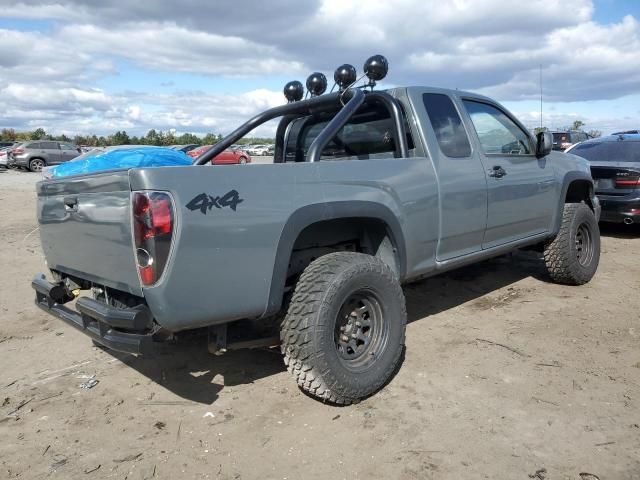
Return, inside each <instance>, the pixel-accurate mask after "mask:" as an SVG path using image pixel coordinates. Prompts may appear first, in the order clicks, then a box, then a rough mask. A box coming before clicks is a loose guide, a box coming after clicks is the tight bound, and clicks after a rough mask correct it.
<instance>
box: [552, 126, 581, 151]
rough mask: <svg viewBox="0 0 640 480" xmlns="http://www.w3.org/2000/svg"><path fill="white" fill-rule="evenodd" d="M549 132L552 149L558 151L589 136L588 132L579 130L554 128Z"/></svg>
mask: <svg viewBox="0 0 640 480" xmlns="http://www.w3.org/2000/svg"><path fill="white" fill-rule="evenodd" d="M551 134H552V135H553V149H554V150H558V151H559V152H564V151H565V150H566V149H567V148H569V147H570V146H572V145H575V144H576V143H580V142H584V141H585V140H589V139H590V138H591V136H590V135H589V134H588V133H585V132H581V131H579V130H569V131H566V132H562V131H558V130H554V131H552V132H551Z"/></svg>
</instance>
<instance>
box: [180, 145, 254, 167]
mask: <svg viewBox="0 0 640 480" xmlns="http://www.w3.org/2000/svg"><path fill="white" fill-rule="evenodd" d="M211 147H213V145H203V146H202V147H198V148H194V149H193V150H191V151H190V152H187V155H189V156H190V157H192V158H196V157H199V156H200V155H202V154H203V153H204V152H206V151H207V150H209V149H210V148H211ZM211 163H213V164H214V165H231V164H235V163H251V156H250V155H249V154H248V153H246V152H243V151H241V150H225V151H224V152H222V153H221V154H219V155H218V156H217V157H216V158H214V159H213V161H212V162H211Z"/></svg>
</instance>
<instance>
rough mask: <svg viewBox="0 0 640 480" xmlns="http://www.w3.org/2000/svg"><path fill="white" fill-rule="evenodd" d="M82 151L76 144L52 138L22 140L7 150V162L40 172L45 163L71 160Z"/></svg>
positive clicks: (52, 163) (51, 163)
mask: <svg viewBox="0 0 640 480" xmlns="http://www.w3.org/2000/svg"><path fill="white" fill-rule="evenodd" d="M81 153H82V151H81V150H80V148H79V147H77V146H76V145H73V144H71V143H66V142H56V141H52V140H32V141H29V142H24V143H21V144H20V145H18V146H17V147H15V148H13V149H12V150H11V151H10V152H9V158H8V164H9V165H10V166H15V167H24V168H28V169H29V170H31V171H32V172H40V171H41V170H42V168H43V167H44V166H46V165H57V164H59V163H63V162H67V161H69V160H73V159H74V158H76V157H77V156H78V155H80V154H81Z"/></svg>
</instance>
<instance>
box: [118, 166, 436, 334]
mask: <svg viewBox="0 0 640 480" xmlns="http://www.w3.org/2000/svg"><path fill="white" fill-rule="evenodd" d="M130 181H131V187H132V189H133V190H144V189H151V190H165V191H169V192H170V193H171V195H172V196H173V198H174V201H175V204H176V209H177V212H176V222H177V226H176V235H177V236H176V238H175V239H174V248H173V251H172V253H171V256H170V259H169V263H168V265H167V267H166V268H167V270H166V271H165V273H164V276H163V279H162V280H161V282H160V283H159V284H158V285H157V286H155V287H152V288H145V289H144V295H145V298H146V299H147V302H148V304H149V306H150V307H151V310H152V311H153V313H154V316H155V317H156V319H157V321H158V323H160V324H161V325H162V326H164V327H166V328H168V329H169V330H173V331H177V330H182V329H187V328H194V327H200V326H206V325H211V324H215V323H222V322H226V321H230V320H235V319H239V318H246V317H258V316H261V315H263V314H264V313H265V312H266V311H267V306H268V302H269V294H270V290H271V284H272V277H273V273H274V265H275V262H276V253H277V249H278V245H279V243H280V241H281V236H282V233H283V231H284V229H285V225H286V224H287V222H288V221H289V219H290V218H291V217H292V215H293V214H294V212H296V211H297V210H299V209H301V208H304V207H306V206H309V205H322V207H323V211H324V212H325V213H324V216H323V218H317V219H315V220H316V221H319V220H323V219H329V218H332V215H338V216H339V213H338V212H334V211H332V209H331V204H332V203H333V202H340V201H347V202H348V201H352V200H362V201H370V202H375V203H379V204H381V205H384V206H385V207H386V208H388V209H389V210H390V211H392V212H393V213H394V215H395V216H396V218H397V219H398V221H399V224H400V226H401V228H402V231H403V235H404V238H406V239H410V240H407V245H406V263H407V273H408V274H410V273H411V268H412V266H413V265H414V264H416V263H417V262H418V260H419V259H424V258H425V256H429V255H431V256H433V255H434V252H435V244H436V240H437V186H436V182H435V178H434V176H433V173H432V169H431V167H430V163H429V162H428V161H427V159H425V158H411V159H376V160H368V161H354V160H350V161H332V162H318V163H297V164H291V163H285V164H270V165H259V164H253V165H242V166H237V167H236V166H229V167H207V166H203V167H172V168H153V169H137V170H131V171H130ZM234 190H235V191H237V192H238V195H239V198H240V199H241V202H240V203H238V204H237V206H236V209H235V210H233V209H232V208H231V207H230V206H221V207H220V208H217V207H216V206H211V208H206V209H205V211H204V212H203V211H202V210H201V209H199V208H195V209H189V208H187V205H189V203H190V202H191V201H192V200H193V199H194V198H196V197H197V196H198V195H201V194H203V193H204V194H206V195H208V196H211V197H213V198H214V199H215V198H216V197H218V198H219V197H223V196H224V195H226V194H228V193H229V192H232V191H234ZM312 220H313V219H309V221H310V222H311V221H312ZM433 226H435V227H436V228H433ZM287 261H288V258H287Z"/></svg>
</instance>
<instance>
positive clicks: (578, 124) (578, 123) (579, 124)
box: [533, 120, 602, 138]
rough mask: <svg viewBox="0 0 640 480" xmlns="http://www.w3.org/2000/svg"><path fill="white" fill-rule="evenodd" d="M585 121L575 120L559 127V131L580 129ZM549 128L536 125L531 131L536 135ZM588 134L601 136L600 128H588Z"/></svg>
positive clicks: (594, 136)
mask: <svg viewBox="0 0 640 480" xmlns="http://www.w3.org/2000/svg"><path fill="white" fill-rule="evenodd" d="M584 125H585V123H584V122H583V121H582V120H576V121H574V122H573V125H571V126H570V127H564V128H560V129H559V130H560V131H569V130H582V127H584ZM548 131H549V129H548V128H547V127H542V128H540V127H537V128H535V129H534V131H533V133H535V134H536V135H537V134H538V133H540V132H548ZM587 133H588V134H589V136H590V137H593V138H596V137H601V136H602V132H601V131H600V130H589V131H588V132H587Z"/></svg>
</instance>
